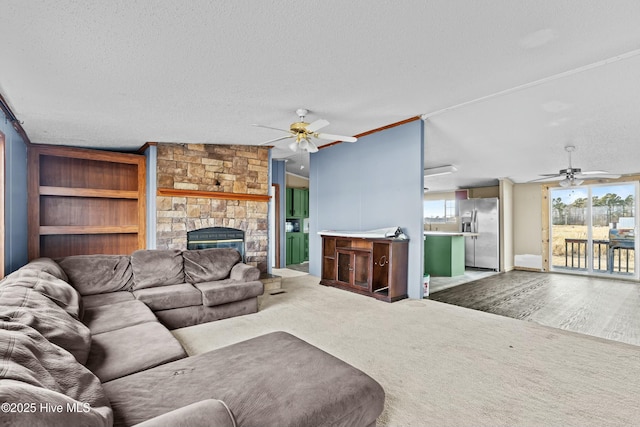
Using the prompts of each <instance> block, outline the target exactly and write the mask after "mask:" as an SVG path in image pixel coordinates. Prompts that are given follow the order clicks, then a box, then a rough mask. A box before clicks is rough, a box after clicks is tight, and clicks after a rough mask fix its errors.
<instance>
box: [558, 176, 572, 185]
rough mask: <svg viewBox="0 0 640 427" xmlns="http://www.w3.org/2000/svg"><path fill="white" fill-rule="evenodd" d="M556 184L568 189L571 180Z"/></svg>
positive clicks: (567, 179)
mask: <svg viewBox="0 0 640 427" xmlns="http://www.w3.org/2000/svg"><path fill="white" fill-rule="evenodd" d="M558 184H560V187H568V186H570V185H571V180H570V179H569V178H565V179H563V180H562V181H560V182H559V183H558Z"/></svg>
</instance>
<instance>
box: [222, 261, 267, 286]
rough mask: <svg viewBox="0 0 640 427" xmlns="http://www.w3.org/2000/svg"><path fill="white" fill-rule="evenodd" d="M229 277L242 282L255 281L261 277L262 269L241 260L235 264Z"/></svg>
mask: <svg viewBox="0 0 640 427" xmlns="http://www.w3.org/2000/svg"><path fill="white" fill-rule="evenodd" d="M229 278H230V279H233V280H238V281H240V282H253V281H255V280H258V279H259V278H260V270H258V269H257V268H256V267H253V266H251V265H247V264H244V263H241V262H240V263H238V264H236V265H234V266H233V268H232V269H231V273H230V275H229Z"/></svg>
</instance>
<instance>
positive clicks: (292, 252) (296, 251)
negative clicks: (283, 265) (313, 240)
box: [286, 233, 308, 265]
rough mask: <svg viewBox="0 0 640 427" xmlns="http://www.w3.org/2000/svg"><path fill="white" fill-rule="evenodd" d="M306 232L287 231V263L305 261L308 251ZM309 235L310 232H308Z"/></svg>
mask: <svg viewBox="0 0 640 427" xmlns="http://www.w3.org/2000/svg"><path fill="white" fill-rule="evenodd" d="M305 234H306V233H287V255H286V257H287V265H289V264H300V263H302V262H303V261H305V253H306V252H307V251H308V249H306V247H308V245H307V246H306V247H305V240H306V239H305ZM307 236H308V234H307Z"/></svg>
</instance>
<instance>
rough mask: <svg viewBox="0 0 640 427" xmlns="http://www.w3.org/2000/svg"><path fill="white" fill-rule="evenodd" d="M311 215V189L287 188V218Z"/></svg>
mask: <svg viewBox="0 0 640 427" xmlns="http://www.w3.org/2000/svg"><path fill="white" fill-rule="evenodd" d="M308 217H309V190H307V189H305V188H287V218H308Z"/></svg>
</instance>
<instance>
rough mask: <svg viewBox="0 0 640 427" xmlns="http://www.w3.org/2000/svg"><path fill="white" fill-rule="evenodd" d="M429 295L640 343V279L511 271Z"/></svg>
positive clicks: (481, 308)
mask: <svg viewBox="0 0 640 427" xmlns="http://www.w3.org/2000/svg"><path fill="white" fill-rule="evenodd" d="M429 299H431V300H433V301H440V302H445V303H448V304H454V305H458V306H462V307H467V308H471V309H474V310H480V311H485V312H489V313H494V314H499V315H501V316H506V317H511V318H514V319H521V320H526V321H531V322H536V323H540V324H542V325H546V326H551V327H555V328H560V329H566V330H569V331H573V332H578V333H582V334H587V335H594V336H597V337H601V338H606V339H610V340H614V341H620V342H625V343H629V344H634V345H640V283H637V282H629V281H623V280H614V279H601V278H594V277H586V276H576V275H569V274H558V273H534V272H527V271H510V272H507V273H500V274H497V275H494V276H491V277H487V278H483V279H480V280H477V281H474V282H469V283H465V284H463V285H459V286H456V287H453V288H449V289H445V290H443V291H440V292H435V293H432V294H431V295H430V296H429Z"/></svg>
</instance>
